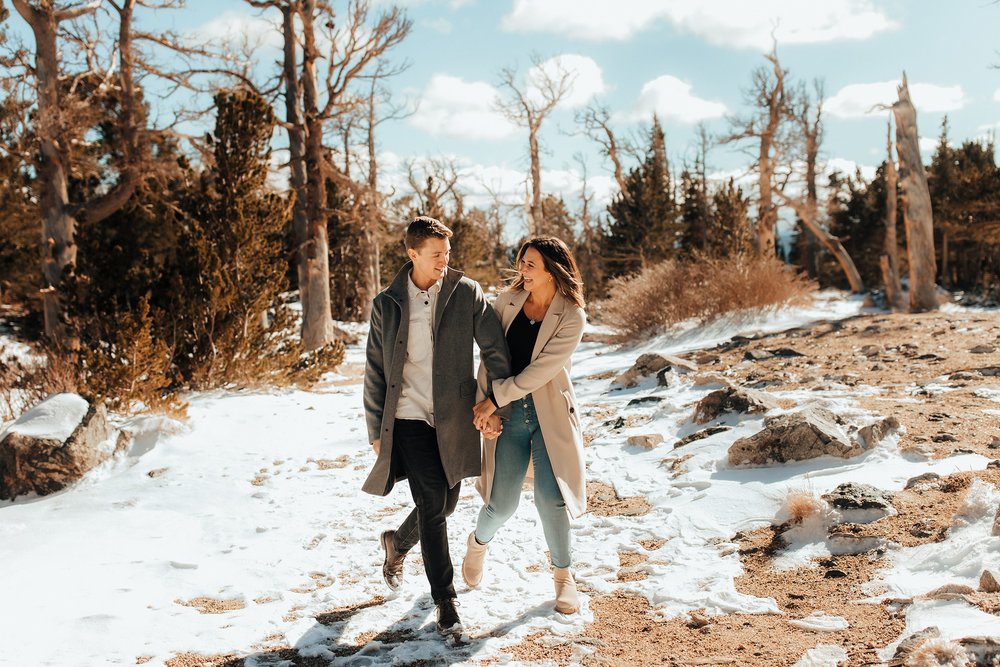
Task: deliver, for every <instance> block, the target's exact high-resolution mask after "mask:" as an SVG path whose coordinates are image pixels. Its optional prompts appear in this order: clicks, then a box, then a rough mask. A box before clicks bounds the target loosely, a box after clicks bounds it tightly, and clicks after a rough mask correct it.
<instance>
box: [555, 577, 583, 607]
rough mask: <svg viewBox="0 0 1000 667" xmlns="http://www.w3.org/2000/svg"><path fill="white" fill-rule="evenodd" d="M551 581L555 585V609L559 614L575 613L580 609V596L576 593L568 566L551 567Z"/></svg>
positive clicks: (574, 583)
mask: <svg viewBox="0 0 1000 667" xmlns="http://www.w3.org/2000/svg"><path fill="white" fill-rule="evenodd" d="M552 581H553V582H554V583H555V586H556V611H558V612H559V613H560V614H575V613H576V612H577V611H578V610H579V609H580V598H579V597H578V596H577V594H576V582H575V581H574V580H573V573H572V572H570V570H569V568H568V567H556V568H553V569H552Z"/></svg>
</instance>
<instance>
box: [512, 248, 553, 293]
mask: <svg viewBox="0 0 1000 667" xmlns="http://www.w3.org/2000/svg"><path fill="white" fill-rule="evenodd" d="M517 271H518V273H520V274H521V275H522V276H523V277H524V289H526V290H528V291H529V292H531V291H533V290H535V289H538V288H539V287H545V286H552V285H553V282H552V274H551V273H549V272H548V271H546V270H545V263H544V262H543V261H542V253H540V252H538V251H537V250H535V249H534V248H532V247H529V248H528V249H527V250H525V251H524V255H522V256H521V261H520V262H518V264H517Z"/></svg>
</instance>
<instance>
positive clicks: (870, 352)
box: [858, 345, 885, 357]
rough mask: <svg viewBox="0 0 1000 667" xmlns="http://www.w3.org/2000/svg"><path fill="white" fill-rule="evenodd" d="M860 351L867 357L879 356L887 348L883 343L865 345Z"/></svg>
mask: <svg viewBox="0 0 1000 667" xmlns="http://www.w3.org/2000/svg"><path fill="white" fill-rule="evenodd" d="M858 352H860V353H861V354H863V355H864V356H866V357H877V356H879V355H880V354H883V353H884V352H885V348H883V347H882V346H881V345H865V346H864V347H862V348H861V349H860V350H858Z"/></svg>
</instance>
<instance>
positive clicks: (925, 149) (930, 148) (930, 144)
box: [919, 137, 941, 155]
mask: <svg viewBox="0 0 1000 667" xmlns="http://www.w3.org/2000/svg"><path fill="white" fill-rule="evenodd" d="M939 143H941V140H940V139H936V138H934V137H920V140H919V145H920V152H921V153H923V154H924V155H933V154H934V151H936V150H937V147H938V144H939Z"/></svg>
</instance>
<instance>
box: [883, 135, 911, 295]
mask: <svg viewBox="0 0 1000 667" xmlns="http://www.w3.org/2000/svg"><path fill="white" fill-rule="evenodd" d="M886 150H887V155H888V159H887V160H886V166H885V254H883V255H882V257H881V258H880V259H879V264H880V265H881V267H882V282H883V283H884V284H885V299H886V302H887V303H888V304H889V308H891V309H892V310H894V311H901V310H905V308H906V304H905V302H904V301H903V286H902V285H901V284H900V282H899V242H898V241H897V240H896V196H897V195H896V186H897V178H896V161H895V160H893V159H892V123H889V127H888V130H887V132H886Z"/></svg>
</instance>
